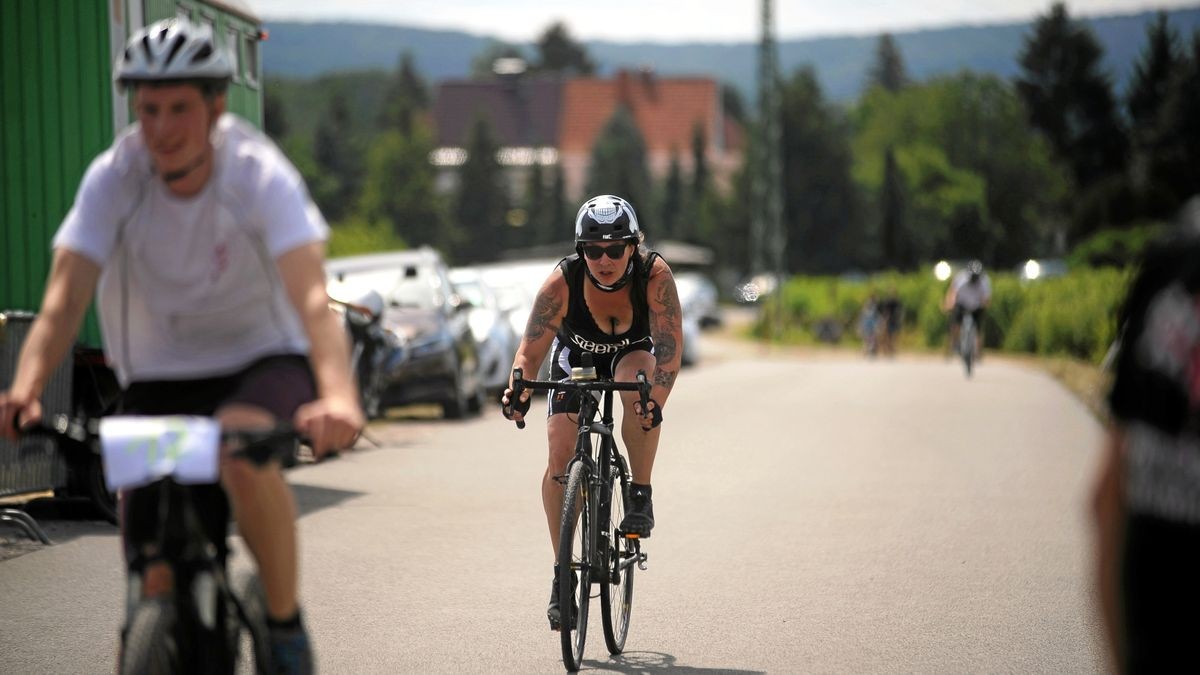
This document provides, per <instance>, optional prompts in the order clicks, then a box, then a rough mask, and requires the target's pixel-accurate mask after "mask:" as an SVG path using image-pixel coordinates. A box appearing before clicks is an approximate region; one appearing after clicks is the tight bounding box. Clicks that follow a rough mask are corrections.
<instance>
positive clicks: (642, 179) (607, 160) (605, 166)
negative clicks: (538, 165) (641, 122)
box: [587, 106, 650, 212]
mask: <svg viewBox="0 0 1200 675" xmlns="http://www.w3.org/2000/svg"><path fill="white" fill-rule="evenodd" d="M649 187H650V171H649V169H648V168H647V167H646V142H645V141H644V140H643V139H642V133H641V132H640V131H638V128H637V125H636V124H635V123H634V121H633V114H632V113H630V112H629V109H628V108H626V107H624V106H620V107H618V108H617V111H616V112H615V113H613V116H612V118H611V119H609V121H608V123H607V124H606V125H605V126H604V130H603V131H601V132H600V135H599V136H597V137H596V144H595V145H594V146H593V147H592V165H591V172H590V173H589V175H588V189H587V192H588V194H589V195H598V194H612V195H617V196H619V197H623V198H625V199H626V200H628V201H629V203H631V204H633V208H634V209H635V210H637V211H639V212H641V211H643V210H646V209H648V208H649V206H650V202H649V197H650V191H649Z"/></svg>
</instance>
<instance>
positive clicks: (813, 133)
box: [781, 67, 861, 272]
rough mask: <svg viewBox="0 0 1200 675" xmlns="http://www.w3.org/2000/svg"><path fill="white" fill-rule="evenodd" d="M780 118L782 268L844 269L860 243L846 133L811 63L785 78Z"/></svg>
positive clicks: (821, 270) (853, 258)
mask: <svg viewBox="0 0 1200 675" xmlns="http://www.w3.org/2000/svg"><path fill="white" fill-rule="evenodd" d="M781 119H782V142H783V148H782V162H783V221H784V227H785V229H786V232H787V260H786V266H787V269H789V270H792V271H801V270H804V271H820V272H829V271H833V270H838V269H844V268H845V267H846V266H848V265H850V264H852V263H854V262H857V261H856V260H855V258H856V257H857V256H856V254H855V252H854V251H852V249H853V248H854V247H856V246H857V245H859V244H861V240H860V237H859V236H858V234H859V233H858V225H859V220H858V213H859V209H857V208H856V205H857V195H856V194H855V188H854V183H853V181H852V179H851V174H850V167H851V154H850V135H849V129H848V127H847V124H846V120H845V119H844V118H843V116H842V115H840V114H839V113H837V112H836V111H835V110H834V109H833V108H832V107H831V106H830V105H829V104H827V103H826V102H825V99H824V94H823V93H822V91H821V87H820V84H819V83H818V82H817V76H816V73H815V72H814V71H813V69H812V68H811V67H805V68H801V69H799V70H797V71H796V72H795V73H794V74H793V75H792V77H791V78H790V79H789V80H788V81H787V82H785V83H784V85H783V91H782V111H781Z"/></svg>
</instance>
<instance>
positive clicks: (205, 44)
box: [113, 17, 233, 91]
mask: <svg viewBox="0 0 1200 675" xmlns="http://www.w3.org/2000/svg"><path fill="white" fill-rule="evenodd" d="M232 77H233V66H232V65H230V63H229V59H228V57H227V55H226V52H225V50H224V49H217V45H216V43H215V42H213V32H212V27H211V26H208V25H205V24H201V25H197V24H194V23H192V22H191V21H189V20H187V19H186V18H184V17H176V18H173V19H164V20H162V21H157V22H155V23H152V24H150V25H149V26H146V27H145V28H141V29H138V30H137V31H135V32H134V34H133V35H131V36H130V37H129V41H128V42H126V43H125V51H124V52H123V53H122V54H121V55H120V56H119V57H117V63H116V66H115V67H114V68H113V79H114V80H116V82H117V84H118V85H120V86H122V87H125V86H128V85H130V84H136V83H140V82H172V81H177V80H179V81H183V80H195V81H201V82H205V83H208V84H210V85H211V86H212V87H213V89H214V90H216V91H223V90H224V88H225V85H227V84H228V83H229V80H230V79H231V78H232Z"/></svg>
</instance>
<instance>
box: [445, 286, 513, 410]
mask: <svg viewBox="0 0 1200 675" xmlns="http://www.w3.org/2000/svg"><path fill="white" fill-rule="evenodd" d="M450 281H451V283H453V284H454V289H455V291H456V292H457V293H458V295H459V297H461V298H462V299H464V300H466V301H467V302H469V303H470V304H471V308H470V309H469V310H468V311H469V313H470V316H469V317H468V318H467V323H468V325H470V327H471V333H472V334H473V335H474V336H475V342H476V343H477V344H478V345H479V377H480V379H481V380H482V382H483V387H484V389H485V390H486V391H487V392H488V393H489V394H499V393H500V392H502V391H503V390H504V388H505V387H506V386H508V375H509V372H508V371H509V369H510V368H511V367H512V362H513V357H514V356H515V355H516V353H517V342H518V341H519V340H520V339H521V334H520V333H517V332H516V330H515V329H514V327H513V324H512V322H511V321H510V317H509V315H508V313H507V312H505V311H504V310H503V309H501V306H500V300H499V297H498V296H497V295H496V293H495V292H493V290H492V288H491V287H490V286H488V285H487V284H486V283H484V281H483V275H482V274H481V273H480V272H479V270H478V269H476V268H471V267H459V268H456V269H452V270H450Z"/></svg>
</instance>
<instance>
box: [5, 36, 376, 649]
mask: <svg viewBox="0 0 1200 675" xmlns="http://www.w3.org/2000/svg"><path fill="white" fill-rule="evenodd" d="M226 54H227V50H225V49H222V48H219V47H218V46H217V45H216V44H214V42H213V36H212V30H211V28H210V27H208V26H197V25H194V24H192V23H190V22H189V21H187V20H186V19H182V18H177V19H171V20H167V21H161V22H158V23H155V24H153V25H151V26H149V27H147V28H144V29H142V30H139V31H137V32H135V33H134V34H133V36H132V37H131V38H130V39H129V42H128V44H127V46H126V48H125V50H124V52H123V53H122V54H121V56H120V57H119V58H118V60H117V63H116V66H115V69H114V70H115V72H114V77H115V79H116V81H117V83H118V84H119V85H120V86H122V87H125V88H126V89H127V90H129V91H131V92H132V97H133V108H134V111H135V113H136V115H137V124H136V125H133V126H131V127H130V128H129V129H127V130H126V131H124V132H123V133H121V134H120V135H119V136H118V137H117V139H116V141H114V142H113V145H112V147H111V148H109V149H108V150H107V151H105V152H104V153H102V154H101V155H100V156H99V157H97V158H96V159H95V160H94V161H93V162H92V164H91V166H90V167H89V168H88V170H87V173H86V174H85V176H84V178H83V182H82V184H81V185H80V187H79V191H78V193H77V194H76V197H75V203H74V206H73V207H72V208H71V211H70V212H69V213H68V214H67V216H66V219H65V220H64V221H63V222H62V225H61V226H60V228H59V230H58V234H57V235H56V236H55V238H54V259H53V265H52V267H51V270H50V277H49V280H48V282H47V286H46V292H45V296H44V298H43V300H42V307H41V311H40V313H39V314H38V317H37V319H36V320H35V321H34V323H33V325H32V327H31V328H30V332H29V335H28V337H27V339H26V341H25V345H24V347H23V349H22V351H21V357H20V361H19V365H18V368H17V372H16V374H15V376H14V377H13V381H12V384H11V386H10V388H9V389H8V391H6V392H0V435H3V436H4V437H5V438H8V439H12V438H13V437H14V433H13V423H14V420H15V421H16V422H17V423H18V424H20V425H22V426H28V425H30V424H32V423H34V422H36V421H37V420H38V419H40V417H41V415H42V408H41V404H40V403H39V400H38V399H39V397H40V396H41V394H42V391H43V389H44V387H45V385H46V381H47V379H48V378H49V376H50V374H51V373H52V372H53V370H54V369H55V366H56V365H57V364H58V363H59V362H60V361H62V359H63V358H64V356H65V355H66V353H67V351H68V349H69V348H70V346H71V344H72V343H73V341H74V339H75V335H76V333H77V332H78V330H79V326H80V324H81V322H82V321H83V317H84V314H85V312H86V311H87V308H88V306H89V304H90V303H91V302H92V297H93V294H96V296H97V303H98V304H97V306H98V309H99V313H100V323H101V328H102V330H103V334H104V343H105V347H106V350H107V356H108V358H109V360H110V361H111V362H112V364H113V366H114V367H115V370H116V374H117V377H118V380H119V381H120V384H121V387H122V389H123V393H122V399H121V406H120V407H121V411H122V412H123V413H125V414H144V415H167V414H195V415H211V416H215V417H216V418H217V419H218V420H220V423H221V425H222V426H223V427H224V428H227V429H237V428H266V427H271V426H272V425H274V423H275V422H276V421H277V420H286V421H294V423H295V424H296V425H297V426H298V427H299V429H300V430H301V431H302V432H303V433H305V434H306V435H307V436H309V437H310V438H311V440H312V442H313V445H314V450H315V451H316V452H317V453H318V455H320V454H323V453H325V452H326V451H328V450H330V449H334V448H344V447H348V446H350V445H351V444H352V443H353V442H354V439H355V437H356V435H357V434H358V433H359V431H360V430H361V429H362V427H363V424H364V420H363V414H362V411H361V410H360V408H359V403H358V397H357V393H356V390H355V387H354V383H353V379H352V376H351V374H350V372H349V366H348V364H349V353H348V351H347V346H346V338H345V333H344V332H343V331H342V329H341V326H340V325H339V324H338V322H337V319H336V318H335V316H334V315H333V314H332V312H331V311H330V309H329V305H328V298H327V296H326V294H325V278H324V273H323V258H324V240H325V239H326V237H327V235H328V227H327V226H326V224H325V221H324V219H323V218H322V217H321V214H320V212H319V211H318V210H317V208H316V206H314V205H313V203H312V201H311V200H310V199H309V197H308V193H307V191H306V189H305V186H304V182H303V181H302V180H301V178H300V175H299V173H298V172H297V171H296V169H295V168H294V167H293V166H292V165H291V164H290V163H289V162H288V161H287V159H286V158H285V157H284V156H283V154H282V153H281V152H280V151H279V150H278V149H277V148H276V147H275V145H274V144H272V143H271V141H269V140H268V139H267V138H266V137H265V136H263V135H262V134H261V133H259V132H258V131H257V130H256V129H254V128H253V127H252V126H250V125H249V124H247V123H246V122H245V121H243V120H241V119H239V118H237V117H234V116H233V115H231V114H227V113H226V112H225V102H226V99H225V90H226V86H227V85H228V83H229V81H230V78H231V77H232V74H233V71H232V68H231V65H230V63H229V61H228V60H227V58H226ZM97 288H98V291H99V292H98V294H97V293H96V291H97ZM221 482H222V484H223V485H224V487H225V490H226V492H227V494H228V496H229V499H230V501H231V502H232V506H233V512H234V515H235V517H236V519H237V524H238V530H239V532H240V533H241V535H242V537H243V538H244V539H245V541H246V544H247V545H248V547H249V548H250V550H251V552H252V553H253V554H254V557H255V558H256V560H257V562H258V566H259V570H260V576H261V577H262V579H263V582H264V586H265V590H266V596H267V605H268V613H269V625H270V633H271V634H270V641H271V647H272V652H273V654H274V659H275V662H276V664H278V665H279V666H281V668H282V672H310V671H311V669H312V654H311V648H310V646H309V641H308V637H307V633H306V632H305V629H304V626H303V624H302V622H301V617H300V610H299V604H298V601H297V597H296V587H297V545H296V528H295V522H294V521H295V518H296V506H295V502H294V500H293V496H292V493H291V490H290V489H289V488H288V486H287V483H286V482H285V481H284V478H283V475H282V473H281V471H280V467H279V465H278V463H274V464H270V465H268V466H266V467H263V468H257V467H254V466H253V465H251V464H250V463H249V462H247V461H244V460H239V459H230V460H226V461H225V462H223V465H222V468H221ZM219 495H220V493H219V492H216V491H215V490H214V491H213V493H212V494H210V495H209V497H210V501H208V502H206V507H211V508H216V504H218V502H217V501H216V500H222V499H224V498H223V497H221V496H219ZM128 501H129V500H128V499H123V500H122V502H123V504H124V508H123V516H122V528H123V532H124V535H125V538H126V546H127V553H128V551H129V549H131V548H133V549H135V548H136V547H137V546H138V545H139V543H140V541H142V538H143V537H144V536H145V535H147V534H149V535H151V536H152V534H153V529H154V525H155V524H154V523H149V522H142V521H139V520H137V519H133V518H132V514H135V513H145V512H147V511H148V510H147V509H138V508H135V506H133V505H130V504H129V503H128ZM149 511H151V512H152V509H150V510H149ZM221 536H222V537H223V533H222V535H221Z"/></svg>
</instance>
